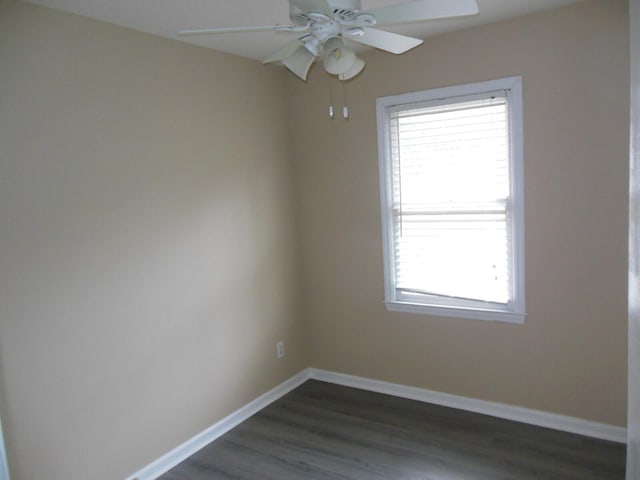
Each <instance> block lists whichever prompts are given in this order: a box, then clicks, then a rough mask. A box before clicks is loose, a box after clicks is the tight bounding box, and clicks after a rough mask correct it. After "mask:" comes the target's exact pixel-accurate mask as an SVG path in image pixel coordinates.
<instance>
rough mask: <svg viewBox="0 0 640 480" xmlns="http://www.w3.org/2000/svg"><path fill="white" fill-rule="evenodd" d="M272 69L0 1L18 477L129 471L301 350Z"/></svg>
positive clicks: (5, 389) (11, 447)
mask: <svg viewBox="0 0 640 480" xmlns="http://www.w3.org/2000/svg"><path fill="white" fill-rule="evenodd" d="M284 78H285V72H284V70H278V69H275V68H266V67H263V66H262V65H260V64H259V63H257V62H252V61H248V60H242V59H239V58H234V57H231V56H227V55H222V54H217V53H215V52H212V51H209V50H205V49H199V48H196V47H191V46H187V45H185V44H181V43H178V42H174V41H170V40H165V39H161V38H156V37H152V36H149V35H145V34H141V33H136V32H132V31H129V30H125V29H121V28H116V27H113V26H109V25H106V24H102V23H98V22H95V21H91V20H87V19H84V18H80V17H75V16H71V15H67V14H63V13H58V12H54V11H50V10H47V9H44V8H40V7H34V6H29V5H26V4H19V3H14V2H13V1H7V0H0V225H1V227H0V272H1V276H0V366H1V375H0V379H2V384H1V385H0V388H1V389H2V390H1V393H2V398H1V399H0V401H1V406H2V410H1V411H0V416H1V417H2V422H3V426H4V428H5V434H6V437H7V444H8V454H9V465H10V468H11V471H12V479H13V480H76V479H91V480H114V479H122V478H124V477H126V476H128V475H129V474H131V473H133V472H135V471H136V470H138V469H139V468H141V467H143V466H145V465H146V464H147V463H149V462H151V461H153V460H155V459H156V458H158V457H159V456H160V455H162V454H164V453H166V452H167V451H169V450H170V449H172V448H174V447H176V446H177V445H179V444H180V443H181V442H183V441H185V440H187V439H189V438H190V437H192V436H193V435H195V434H196V433H199V432H200V431H202V430H203V429H205V428H207V427H209V426H211V425H212V424H213V423H215V422H216V421H217V420H219V419H221V418H222V417H224V416H226V415H227V414H229V413H231V412H233V411H234V410H236V409H237V408H239V407H241V406H242V405H244V404H246V403H247V402H249V401H250V400H252V399H254V398H255V397H257V396H258V395H259V394H261V393H264V392H265V391H267V390H268V389H270V388H272V387H274V386H275V385H277V384H278V383H279V382H281V381H283V380H285V379H286V378H289V377H290V376H291V375H293V374H295V373H297V372H298V371H300V370H301V369H302V368H304V367H306V366H308V364H309V361H308V360H307V358H306V357H305V353H304V352H305V349H304V347H303V345H302V341H303V332H302V330H301V325H302V323H301V322H299V318H298V307H297V306H296V301H295V299H296V297H297V296H296V285H297V276H296V271H297V266H296V264H295V261H294V259H295V258H296V254H295V248H296V243H295V237H294V234H293V233H294V231H293V222H292V210H291V191H290V190H291V189H290V178H289V174H288V172H289V170H290V169H289V165H288V163H287V162H288V151H287V148H288V147H287V133H288V132H287V123H286V119H287V116H286V110H285V104H284V102H283V101H282V98H283V96H284V87H285V84H284ZM279 339H283V340H284V341H285V343H286V347H287V356H286V357H285V359H284V360H282V361H278V360H276V358H275V344H276V341H277V340H279Z"/></svg>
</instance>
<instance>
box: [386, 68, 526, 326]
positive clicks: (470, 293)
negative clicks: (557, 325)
mask: <svg viewBox="0 0 640 480" xmlns="http://www.w3.org/2000/svg"><path fill="white" fill-rule="evenodd" d="M377 112H378V139H379V156H380V159H379V160H380V185H381V200H382V225H383V245H384V263H385V303H386V305H387V308H388V309H389V310H395V311H409V312H415V313H425V314H434V315H441V316H450V317H463V318H476V319H482V320H501V321H507V322H514V323H523V322H524V317H525V304H524V238H523V234H524V231H523V230H524V219H523V206H522V199H523V180H522V175H523V174H522V80H521V78H520V77H510V78H505V79H500V80H493V81H489V82H482V83H476V84H471V85H461V86H455V87H448V88H441V89H436V90H427V91H424V92H417V93H410V94H405V95H398V96H392V97H384V98H379V99H378V101H377Z"/></svg>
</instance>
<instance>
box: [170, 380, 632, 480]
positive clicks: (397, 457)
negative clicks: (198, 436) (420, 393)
mask: <svg viewBox="0 0 640 480" xmlns="http://www.w3.org/2000/svg"><path fill="white" fill-rule="evenodd" d="M625 450H626V449H625V446H624V445H621V444H617V443H612V442H606V441H600V440H594V439H590V438H587V437H582V436H579V435H573V434H568V433H562V432H557V431H554V430H549V429H545V428H540V427H534V426H530V425H525V424H521V423H516V422H511V421H507V420H500V419H496V418H493V417H489V416H485V415H479V414H474V413H468V412H464V411H461V410H455V409H451V408H445V407H439V406H434V405H429V404H425V403H420V402H415V401H412V400H405V399H401V398H396V397H391V396H388V395H381V394H377V393H371V392H366V391H363V390H357V389H353V388H347V387H340V386H336V385H331V384H328V383H323V382H318V381H313V380H311V381H308V382H306V383H305V384H303V385H302V386H300V387H298V388H297V389H296V390H294V391H293V392H291V393H289V394H288V395H286V396H284V397H282V398H281V399H280V400H278V401H277V402H274V403H273V404H271V405H270V406H268V407H267V408H265V409H264V410H262V411H261V412H259V413H258V414H256V415H254V416H253V417H251V418H250V419H249V420H247V421H246V422H244V423H242V424H241V425H239V426H238V427H236V428H234V429H233V430H231V431H230V432H228V433H227V434H226V435H224V436H223V437H221V438H219V439H218V440H216V441H215V442H213V443H211V444H210V445H208V446H207V447H205V448H204V449H202V450H201V451H199V452H198V453H196V454H195V455H193V456H192V457H191V458H189V459H187V460H186V461H185V462H183V463H182V464H180V465H178V466H177V467H175V468H174V469H173V470H171V471H169V472H167V473H166V474H164V475H163V476H162V477H160V480H204V479H206V480H218V479H219V480H271V479H273V480H293V479H295V480H298V479H304V480H307V479H308V480H330V479H331V480H335V479H340V480H347V479H351V480H382V479H385V480H489V479H491V480H507V479H508V480H534V479H535V480H542V479H546V480H595V479H598V480H609V479H611V480H613V479H615V480H623V479H624V468H625V453H626V452H625Z"/></svg>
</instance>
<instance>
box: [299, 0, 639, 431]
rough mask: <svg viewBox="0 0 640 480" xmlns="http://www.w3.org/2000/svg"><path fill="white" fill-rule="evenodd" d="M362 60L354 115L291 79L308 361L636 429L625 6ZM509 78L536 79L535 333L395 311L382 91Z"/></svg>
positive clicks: (527, 99) (529, 325)
mask: <svg viewBox="0 0 640 480" xmlns="http://www.w3.org/2000/svg"><path fill="white" fill-rule="evenodd" d="M366 59H367V63H368V65H367V68H366V70H365V71H364V73H363V74H362V75H361V76H360V77H359V78H358V79H357V80H356V81H354V82H352V83H351V84H350V85H349V87H348V97H349V105H350V107H351V115H352V116H351V119H350V120H349V121H348V122H345V121H343V120H342V119H341V118H336V119H335V120H333V121H331V120H329V119H328V118H327V108H328V99H329V90H330V83H329V81H328V79H327V76H326V75H324V74H322V72H320V71H319V69H318V68H317V67H316V68H314V70H313V71H312V73H311V79H310V81H309V84H308V85H303V84H302V83H301V82H299V81H297V80H296V79H290V80H289V84H290V88H291V124H292V125H295V131H294V133H295V136H294V137H293V138H294V143H293V154H294V157H295V162H296V163H295V165H296V166H297V168H296V184H297V187H298V197H299V210H300V218H301V223H300V233H301V242H302V245H303V269H304V278H305V280H304V291H305V293H304V298H305V314H306V317H307V318H308V320H309V321H310V323H311V325H310V335H311V348H312V363H313V366H314V367H318V368H324V369H329V370H335V371H340V372H345V373H350V374H356V375H363V376H366V377H373V378H376V379H381V380H386V381H391V382H397V383H401V384H408V385H413V386H418V387H424V388H428V389H433V390H438V391H442V392H447V393H451V394H457V395H464V396H468V397H473V398H480V399H486V400H491V401H497V402H503V403H507V404H512V405H518V406H523V407H529V408H534V409H539V410H544V411H548V412H554V413H558V414H565V415H571V416H574V417H579V418H584V419H588V420H593V421H598V422H605V423H609V424H613V425H620V426H623V425H625V422H626V374H627V369H626V352H627V347H626V334H627V325H626V276H627V267H626V261H627V255H626V251H627V233H626V232H627V211H628V209H627V191H628V188H627V186H628V184H627V178H628V167H627V163H628V153H627V151H628V131H629V130H628V103H629V94H628V92H629V80H628V78H629V55H628V15H627V3H626V2H625V1H618V0H602V1H593V2H586V3H581V4H577V5H575V6H571V7H567V8H564V9H560V10H555V11H549V12H544V13H540V14H535V15H531V16H527V17H522V18H519V19H515V20H510V21H505V22H503V23H499V24H495V25H489V26H486V27H481V28H476V29H472V30H468V31H464V32H459V33H454V34H448V35H444V36H440V37H437V38H432V39H428V40H427V41H426V42H425V44H424V46H422V47H420V48H418V49H416V50H414V51H413V52H411V53H408V54H406V55H403V56H401V57H395V56H392V55H386V54H379V53H372V54H370V55H367V56H366ZM510 75H522V76H523V84H524V135H525V140H524V141H525V144H524V153H525V160H524V161H525V190H526V191H525V202H526V203H525V205H526V207H525V208H526V227H525V229H526V282H527V291H526V293H527V310H528V313H529V315H528V317H527V319H526V323H525V325H524V326H518V325H510V324H504V323H493V322H481V321H472V320H463V319H452V318H434V317H428V316H419V315H412V314H401V313H391V312H387V311H386V310H385V308H384V306H383V277H382V246H381V234H380V209H379V196H378V170H377V169H378V155H377V145H376V123H375V100H376V97H380V96H386V95H392V94H399V93H404V92H410V91H416V90H423V89H428V88H434V87H441V86H446V85H452V84H461V83H469V82H477V81H482V80H488V79H494V78H499V77H505V76H510ZM332 85H333V90H334V97H337V98H341V96H342V94H341V89H340V87H339V86H338V84H337V81H334V82H332ZM337 106H339V107H341V106H342V105H341V103H337Z"/></svg>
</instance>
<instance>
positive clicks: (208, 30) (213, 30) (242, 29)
mask: <svg viewBox="0 0 640 480" xmlns="http://www.w3.org/2000/svg"><path fill="white" fill-rule="evenodd" d="M293 28H297V25H264V26H257V27H230V28H203V29H201V30H180V31H179V32H176V35H178V36H180V37H188V36H193V35H214V34H217V33H242V32H269V31H276V32H278V31H286V30H290V29H293Z"/></svg>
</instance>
